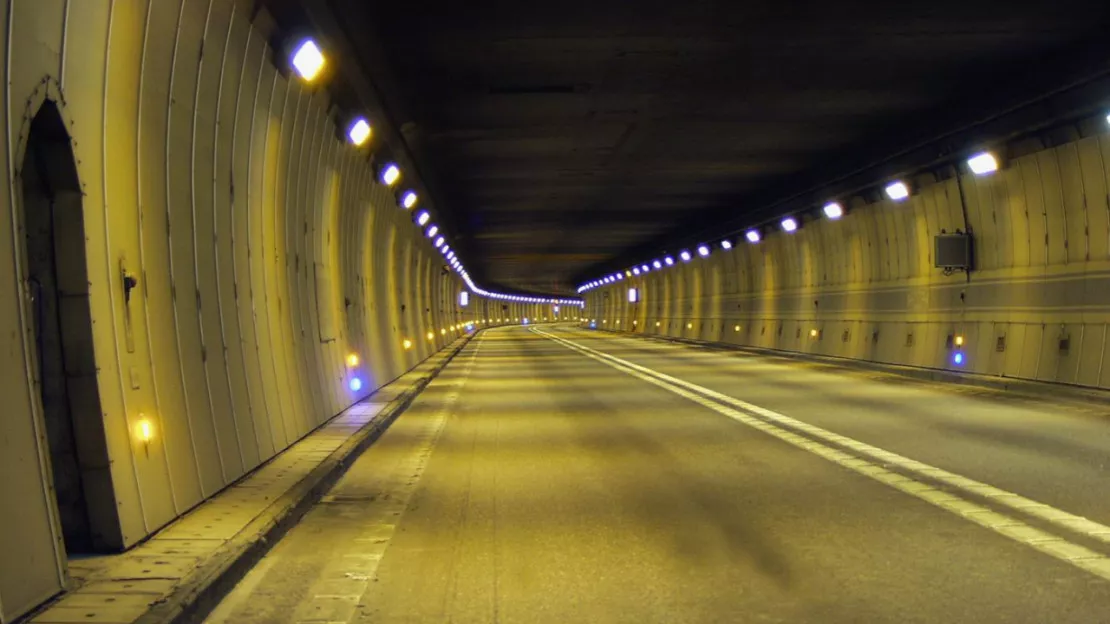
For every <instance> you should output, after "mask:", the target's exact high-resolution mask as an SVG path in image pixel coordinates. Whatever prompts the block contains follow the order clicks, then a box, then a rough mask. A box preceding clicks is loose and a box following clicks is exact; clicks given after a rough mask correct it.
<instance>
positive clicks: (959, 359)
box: [952, 351, 964, 366]
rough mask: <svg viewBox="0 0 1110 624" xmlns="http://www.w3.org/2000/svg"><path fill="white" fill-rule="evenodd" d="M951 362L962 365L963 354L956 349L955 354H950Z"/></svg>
mask: <svg viewBox="0 0 1110 624" xmlns="http://www.w3.org/2000/svg"><path fill="white" fill-rule="evenodd" d="M952 362H953V363H955V364H956V366H960V365H962V364H963V363H964V354H963V353H960V352H958V351H957V352H956V355H953V356H952Z"/></svg>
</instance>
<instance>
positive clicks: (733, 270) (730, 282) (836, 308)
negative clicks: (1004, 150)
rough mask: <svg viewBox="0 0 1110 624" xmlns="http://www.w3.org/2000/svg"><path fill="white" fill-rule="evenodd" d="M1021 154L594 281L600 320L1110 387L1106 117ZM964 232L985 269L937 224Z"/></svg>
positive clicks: (592, 295) (591, 311)
mask: <svg viewBox="0 0 1110 624" xmlns="http://www.w3.org/2000/svg"><path fill="white" fill-rule="evenodd" d="M1009 149H1010V154H1011V157H1010V159H1009V161H1008V162H1005V163H1003V168H1002V169H1001V170H1000V171H997V172H995V173H994V174H992V175H989V176H982V177H977V176H974V175H971V174H970V173H967V174H964V175H962V176H960V178H959V179H957V178H956V177H955V172H954V171H948V172H941V174H942V175H943V174H945V173H947V175H948V178H947V179H937V178H928V177H926V178H922V179H918V180H915V181H914V182H915V186H916V189H915V192H914V193H913V195H912V196H911V198H910V199H909V200H907V201H904V202H901V203H895V202H892V201H890V200H887V199H885V198H884V199H883V200H882V201H874V202H872V203H867V202H865V201H863V200H857V201H856V202H855V203H853V204H852V205H849V206H846V209H847V214H846V215H845V216H844V217H843V218H842V219H841V220H839V221H830V220H827V219H816V218H812V217H811V218H807V219H805V220H804V221H803V223H802V227H801V228H800V229H799V230H798V231H797V232H796V233H794V234H786V233H783V232H775V233H769V234H767V235H766V236H765V238H764V240H763V242H761V243H760V244H757V245H750V244H747V243H746V242H743V241H741V242H738V243H736V245H737V247H736V248H735V249H733V250H731V251H726V250H722V249H721V248H720V247H717V246H715V247H714V249H713V252H712V254H711V255H710V256H709V257H708V258H698V257H697V255H696V254H695V257H694V259H693V260H692V261H691V262H690V263H686V264H683V263H681V262H679V263H678V265H677V266H675V267H672V268H664V269H663V270H660V271H652V272H650V273H648V274H647V275H646V276H639V277H636V276H632V277H631V278H627V279H625V280H623V281H619V282H617V283H615V284H613V285H610V286H606V287H602V288H598V289H596V290H593V291H589V292H588V293H587V295H586V299H587V308H586V316H587V317H588V318H590V319H591V320H595V321H596V323H597V326H598V328H604V329H610V330H618V331H626V332H627V331H635V332H640V333H649V334H661V335H665V336H670V337H681V338H692V339H699V340H705V341H713V342H723V343H729V344H736V345H746V346H752V347H764V348H770V349H780V350H787V351H796V352H805V353H814V354H821V355H829V356H838V357H845V358H853V359H861V360H871V361H876V362H884V363H890V364H902V365H910V366H917V367H929V368H947V369H954V370H965V371H971V372H976V373H984V374H988V375H1005V376H1010V377H1019V378H1025V379H1035V380H1041V381H1046V382H1058V383H1064V384H1076V385H1082V386H1092V387H1101V388H1105V387H1108V386H1110V365H1108V364H1107V359H1108V358H1110V350H1108V349H1107V340H1108V332H1107V322H1108V321H1110V262H1108V260H1110V205H1108V202H1107V188H1108V164H1110V137H1108V136H1107V133H1106V132H1105V129H1104V128H1103V127H1100V128H1098V129H1096V130H1094V131H1092V132H1089V133H1088V135H1087V136H1080V135H1079V134H1078V132H1074V133H1072V134H1071V135H1069V136H1067V137H1066V138H1065V139H1063V140H1060V141H1059V142H1058V143H1056V144H1054V145H1047V144H1045V143H1042V142H1030V141H1026V142H1024V143H1022V144H1020V145H1013V146H1010V148H1009ZM1018 154H1020V155H1018ZM961 185H962V187H963V206H964V207H966V217H965V214H964V213H965V210H964V208H962V207H961V189H960V186H961ZM957 229H960V230H964V231H968V230H970V231H971V232H973V233H974V245H973V253H974V257H975V262H976V265H977V266H976V270H974V271H973V272H971V273H970V275H968V274H964V273H955V274H952V275H944V273H943V272H942V270H941V269H937V268H934V259H933V252H934V250H933V237H934V235H936V234H938V233H940V232H941V231H942V230H946V231H947V232H949V233H951V232H953V231H955V230H957ZM733 240H735V239H733ZM671 251H672V253H673V254H674V256H675V258H676V261H677V260H678V253H677V252H678V251H680V250H678V249H675V250H671ZM690 251H691V252H694V249H693V248H691V249H690ZM629 287H636V288H639V289H640V290H641V293H640V294H641V297H640V300H641V301H640V302H639V303H635V304H631V303H629V302H628V296H627V290H628V288H629ZM633 323H635V325H633ZM950 336H951V337H952V338H953V340H952V343H949V337H950ZM956 336H963V337H964V341H965V342H964V345H963V350H962V351H963V353H964V363H963V365H961V366H957V365H956V364H955V363H954V359H955V358H954V355H955V352H956V348H957V347H956V345H955V344H954V343H955V342H956V341H955V337H956Z"/></svg>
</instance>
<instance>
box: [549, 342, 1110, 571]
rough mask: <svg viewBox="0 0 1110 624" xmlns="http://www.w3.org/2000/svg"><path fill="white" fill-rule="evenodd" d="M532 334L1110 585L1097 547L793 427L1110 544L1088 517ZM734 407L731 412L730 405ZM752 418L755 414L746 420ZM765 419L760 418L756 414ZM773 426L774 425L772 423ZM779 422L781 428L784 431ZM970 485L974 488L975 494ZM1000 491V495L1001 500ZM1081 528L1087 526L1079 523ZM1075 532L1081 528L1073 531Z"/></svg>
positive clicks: (1108, 564) (1109, 562)
mask: <svg viewBox="0 0 1110 624" xmlns="http://www.w3.org/2000/svg"><path fill="white" fill-rule="evenodd" d="M531 331H533V332H535V333H537V334H539V335H541V336H544V337H546V338H549V339H551V340H553V341H555V342H558V343H560V344H562V345H563V346H565V347H567V348H569V349H572V350H575V351H578V352H579V353H581V354H583V355H585V356H587V357H589V358H592V359H594V360H597V361H599V362H602V363H604V364H607V365H609V366H611V367H613V368H615V369H617V370H620V371H622V372H624V373H626V374H629V375H632V376H633V377H637V378H639V379H642V380H644V381H646V382H648V383H651V384H654V385H656V386H658V387H660V388H663V389H665V390H668V391H669V392H672V393H674V394H677V395H679V396H681V397H683V398H686V399H689V400H691V401H693V402H695V403H697V404H699V405H702V406H704V407H707V408H709V409H711V410H714V411H716V412H718V413H720V414H723V415H725V416H728V417H729V418H732V419H733V420H736V421H737V422H740V423H743V424H745V425H748V426H749V427H752V428H754V429H758V430H759V431H762V432H764V433H766V434H769V435H772V436H774V437H776V438H778V439H780V440H782V441H784V442H787V443H789V444H791V445H793V446H796V447H798V448H801V449H803V450H806V451H809V452H811V453H813V454H815V455H817V456H819V457H822V458H824V459H827V460H829V461H831V462H834V463H836V464H838V465H840V466H843V467H845V468H847V469H849V470H852V471H853V472H856V473H858V474H861V475H864V476H866V477H869V478H871V479H874V480H875V481H878V482H880V483H884V484H886V485H889V486H890V487H893V488H895V489H897V490H900V491H902V492H905V493H907V494H909V495H911V496H914V497H915V498H918V499H920V500H923V501H926V502H928V503H930V504H932V505H935V506H937V507H940V508H941V509H944V510H946V511H949V512H951V513H953V514H955V515H957V516H960V517H962V518H965V519H967V520H969V521H971V522H974V523H975V524H978V525H980V526H982V527H985V528H987V529H990V530H992V531H994V532H996V533H998V534H1000V535H1004V536H1006V537H1008V538H1010V539H1012V540H1014V541H1017V542H1019V543H1021V544H1024V545H1026V546H1029V547H1030V548H1034V549H1036V550H1038V551H1040V552H1043V553H1045V554H1047V555H1050V556H1052V557H1055V558H1056V559H1059V560H1061V561H1065V562H1067V563H1070V564H1072V565H1074V566H1076V567H1078V568H1080V569H1082V570H1085V571H1087V572H1090V573H1091V574H1094V575H1095V576H1098V577H1100V578H1103V579H1105V580H1110V558H1107V557H1106V556H1104V555H1102V554H1100V553H1098V552H1095V551H1093V550H1091V549H1089V548H1086V547H1084V546H1081V545H1079V544H1074V543H1072V542H1069V541H1067V540H1065V539H1063V538H1061V537H1059V536H1056V535H1053V534H1051V533H1047V532H1045V531H1042V530H1040V529H1038V528H1035V527H1033V526H1030V525H1028V524H1026V523H1024V522H1022V521H1020V520H1018V519H1016V518H1012V517H1009V516H1006V515H1004V514H1000V513H997V512H995V511H993V510H992V509H989V508H987V507H984V506H983V505H979V504H977V503H974V502H971V501H968V500H966V499H963V498H960V497H959V496H956V495H955V494H952V493H950V492H946V491H943V490H940V489H937V488H935V487H933V486H931V485H929V484H928V483H923V482H921V481H916V480H914V479H912V478H910V477H907V476H905V475H903V474H899V473H896V472H892V471H890V470H887V469H886V468H884V467H883V466H881V465H878V464H876V463H872V462H870V461H867V460H865V459H861V458H859V457H856V456H854V455H851V454H849V453H845V452H844V451H841V450H839V449H837V448H833V447H831V446H827V445H825V444H822V443H820V442H817V441H815V440H812V439H810V438H807V437H805V436H802V435H799V434H797V433H794V432H793V431H791V430H790V429H788V428H787V427H793V428H796V429H800V430H802V431H805V432H806V433H808V434H809V435H812V436H814V437H819V438H822V439H826V440H829V441H833V442H836V443H837V444H840V445H842V446H845V447H848V448H851V449H852V450H854V451H857V452H859V453H861V454H864V455H867V456H868V457H871V458H872V459H876V460H878V461H882V462H885V463H887V464H893V465H897V466H898V467H900V468H904V469H906V470H907V471H910V472H914V473H916V474H919V475H922V476H927V477H929V478H932V479H936V480H939V481H942V482H944V483H946V484H948V485H951V486H953V487H955V488H957V489H960V490H964V491H966V492H968V493H974V494H979V495H983V496H989V497H990V498H991V499H992V501H998V502H999V503H1000V504H1003V505H1008V506H1011V507H1013V508H1014V509H1016V510H1018V511H1021V512H1024V513H1030V514H1032V515H1035V516H1037V517H1038V518H1041V519H1044V520H1046V521H1048V522H1051V523H1052V524H1054V525H1057V526H1060V527H1063V528H1067V529H1069V530H1072V531H1076V532H1079V533H1083V534H1087V535H1090V536H1092V537H1097V538H1099V539H1103V540H1104V541H1105V539H1104V537H1103V533H1102V532H1107V533H1110V527H1106V526H1105V525H1101V524H1098V523H1097V522H1093V521H1091V520H1087V519H1086V518H1081V517H1079V516H1074V515H1072V514H1069V513H1067V512H1065V511H1061V510H1058V509H1055V508H1053V507H1050V506H1049V505H1045V504H1043V503H1038V502H1036V501H1032V500H1029V499H1025V498H1023V497H1020V496H1018V495H1016V494H1010V493H1009V492H1006V491H1004V490H1000V489H998V488H994V487H993V486H989V485H986V484H983V483H979V482H977V481H974V480H972V479H967V478H965V477H961V476H959V475H956V474H953V473H950V472H947V471H944V470H941V469H939V468H935V467H932V466H929V465H927V464H923V463H921V462H918V461H915V460H911V459H908V458H905V457H902V456H901V455H897V454H895V453H890V452H888V451H884V450H882V449H879V448H877V447H874V446H870V445H868V444H864V443H862V442H857V441H856V440H852V439H851V438H847V437H845V436H841V435H839V434H834V433H832V432H831V431H827V430H825V429H821V428H820V427H815V426H813V425H809V424H808V423H803V422H801V421H798V420H795V419H793V418H790V417H788V416H783V415H782V414H778V413H776V412H773V411H771V410H768V409H764V408H761V407H759V406H757V405H752V404H750V403H747V402H745V401H740V400H739V399H734V398H732V397H729V396H726V395H723V394H720V393H718V392H715V391H713V390H710V389H708V388H703V387H701V386H698V385H697V384H692V383H689V382H686V381H683V380H681V379H676V378H674V377H671V376H669V375H666V374H664V373H660V372H657V371H654V370H652V369H649V368H646V367H643V366H640V365H638V364H633V363H632V362H628V361H626V360H622V359H621V358H618V357H614V356H611V355H609V354H607V353H603V352H600V351H596V350H594V349H591V348H589V347H585V346H582V345H580V344H578V343H576V342H573V341H570V340H566V339H564V338H561V337H559V336H554V335H552V334H548V333H546V332H544V331H542V330H537V329H532V330H531ZM722 403H726V404H728V405H722ZM729 405H735V406H736V407H740V409H743V410H745V411H740V410H738V409H733V408H732V407H729ZM746 412H751V413H746ZM753 413H754V414H758V415H759V416H762V418H759V417H757V416H754V415H752V414H753ZM768 421H772V422H768ZM776 423H777V424H776ZM969 486H970V487H969ZM994 492H997V493H998V494H994ZM1000 496H1010V497H1014V498H1015V499H1020V500H1021V501H1027V502H1028V503H1030V504H1031V505H1032V506H1026V507H1016V506H1014V505H1012V504H1008V503H1009V502H1011V501H1001V500H1000V499H999V497H1000ZM1076 521H1079V522H1076ZM1073 525H1074V526H1073ZM1095 527H1100V529H1099V531H1100V532H1098V533H1088V531H1092V530H1094V528H1095Z"/></svg>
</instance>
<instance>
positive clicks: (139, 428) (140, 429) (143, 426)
mask: <svg viewBox="0 0 1110 624" xmlns="http://www.w3.org/2000/svg"><path fill="white" fill-rule="evenodd" d="M135 437H136V438H138V439H139V442H142V443H143V444H147V443H149V442H150V441H151V440H153V439H154V425H152V424H150V420H149V419H148V418H146V417H145V416H143V415H142V414H139V422H137V423H135Z"/></svg>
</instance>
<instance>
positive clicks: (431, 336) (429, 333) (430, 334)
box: [428, 332, 436, 340]
mask: <svg viewBox="0 0 1110 624" xmlns="http://www.w3.org/2000/svg"><path fill="white" fill-rule="evenodd" d="M435 339H436V335H435V332H428V340H435Z"/></svg>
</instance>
